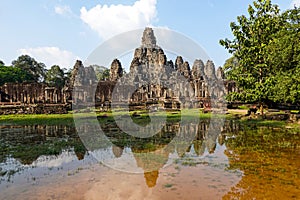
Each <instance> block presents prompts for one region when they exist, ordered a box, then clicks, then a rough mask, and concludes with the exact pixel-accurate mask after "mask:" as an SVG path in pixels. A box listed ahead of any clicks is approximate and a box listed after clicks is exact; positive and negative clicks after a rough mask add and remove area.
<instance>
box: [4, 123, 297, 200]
mask: <svg viewBox="0 0 300 200" xmlns="http://www.w3.org/2000/svg"><path fill="white" fill-rule="evenodd" d="M114 126H115V125H114V124H113V123H109V124H104V125H102V127H103V129H104V130H105V133H106V136H107V137H108V138H109V139H110V140H111V141H112V144H113V145H111V146H106V147H105V148H99V149H93V151H87V150H86V148H85V147H84V145H83V143H82V142H81V140H80V138H79V137H78V135H77V134H76V131H75V128H74V127H73V126H63V125H57V126H46V125H35V126H15V125H2V126H0V138H1V139H0V140H1V141H0V142H1V150H0V151H1V152H0V191H1V192H0V199H299V198H300V188H299V187H300V133H299V131H297V130H293V129H279V128H270V127H256V126H243V125H241V124H239V123H238V122H236V121H232V120H231V121H226V122H225V125H224V126H223V127H222V128H221V129H220V132H218V133H216V134H211V133H208V132H207V130H208V128H209V122H208V121H205V120H204V121H201V122H200V123H199V124H190V125H188V126H186V127H180V125H179V123H176V122H173V123H168V124H167V125H165V127H164V128H163V130H162V131H161V132H160V133H159V134H157V135H155V136H153V137H152V138H150V139H146V140H141V139H137V138H134V137H129V136H128V135H124V134H121V133H120V132H119V131H118V129H117V127H114ZM180 128H184V129H185V133H186V134H189V133H192V134H194V135H195V137H194V139H193V140H192V141H191V142H190V144H189V145H188V146H182V145H180V143H177V144H176V145H174V146H172V147H170V148H169V146H168V143H169V142H170V140H171V139H172V138H173V137H174V136H176V134H178V130H179V129H180ZM166 147H168V148H166ZM141 152H148V153H149V152H150V153H151V155H152V157H151V159H150V160H149V158H148V157H147V158H144V157H143V156H140V155H141V154H140V153H141ZM95 155H97V156H100V157H103V158H107V157H110V158H111V159H112V162H115V161H117V162H118V163H120V162H121V163H123V164H124V166H126V165H128V163H130V165H134V167H137V168H138V169H139V171H138V173H126V172H121V171H117V170H114V169H112V168H110V167H108V166H107V165H103V164H101V162H99V160H97V159H95ZM108 155H109V156H108ZM106 164H107V162H106Z"/></svg>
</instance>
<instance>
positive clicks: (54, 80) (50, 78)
mask: <svg viewBox="0 0 300 200" xmlns="http://www.w3.org/2000/svg"><path fill="white" fill-rule="evenodd" d="M45 82H46V84H47V85H49V86H51V87H54V86H56V87H59V88H62V87H63V86H64V84H65V77H64V71H63V70H62V69H61V68H60V67H59V66H58V65H53V66H52V67H51V69H50V70H48V71H47V72H46V74H45Z"/></svg>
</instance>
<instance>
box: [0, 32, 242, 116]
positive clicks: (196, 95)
mask: <svg viewBox="0 0 300 200" xmlns="http://www.w3.org/2000/svg"><path fill="white" fill-rule="evenodd" d="M180 77H184V78H185V81H187V82H188V83H189V84H190V86H191V87H190V88H192V89H188V87H184V85H183V81H181V78H180ZM118 80H120V81H121V82H124V85H122V84H118V90H120V91H122V95H121V96H119V97H118V99H117V100H118V101H120V102H126V101H129V102H130V104H131V105H137V106H147V104H160V105H162V106H164V107H166V108H173V109H174V108H179V105H180V103H179V102H181V100H182V98H183V97H184V98H185V99H186V100H191V99H193V105H189V106H193V107H205V106H210V105H209V104H210V98H211V97H214V98H216V97H222V96H224V95H225V94H227V93H228V92H231V91H235V90H236V86H235V83H234V82H229V81H226V80H224V72H223V71H222V68H220V67H219V68H218V69H217V70H215V66H214V64H213V62H212V61H207V63H206V64H204V63H203V61H202V60H195V61H194V63H193V65H192V67H191V66H190V64H189V63H188V62H187V61H184V60H183V58H182V57H181V56H178V57H177V58H176V60H175V62H173V61H172V60H169V61H168V60H167V57H166V55H165V53H164V51H163V49H161V48H160V47H159V46H158V45H157V44H156V38H155V36H154V32H153V30H152V29H151V28H146V29H145V31H144V33H143V36H142V44H141V46H140V47H139V48H137V49H135V52H134V57H133V59H132V62H131V65H130V72H129V73H128V74H124V73H123V68H122V65H121V62H120V61H119V60H117V59H115V60H113V61H112V64H111V67H110V78H109V80H106V81H98V80H97V78H96V74H95V71H94V69H93V68H92V67H84V66H83V64H82V62H81V61H76V63H75V65H74V68H73V71H72V73H71V78H70V80H69V81H67V82H66V84H65V86H64V87H63V88H62V89H59V88H56V87H48V86H47V85H46V84H43V83H7V84H5V85H3V86H2V87H0V105H2V109H3V107H5V105H10V106H11V105H23V106H25V107H26V105H27V107H28V106H30V105H33V104H42V105H43V104H47V105H53V106H54V107H57V106H55V105H64V106H63V107H66V108H67V105H71V104H72V103H74V104H81V103H82V104H84V103H93V104H96V106H100V107H103V106H104V105H108V104H110V102H111V100H112V93H113V90H114V88H115V85H116V84H117V81H118ZM149 81H150V82H151V84H149ZM174 83H176V84H175V85H174ZM168 84H169V85H171V86H172V87H173V90H171V89H170V88H168V87H165V85H168ZM224 85H225V90H223V89H222V88H220V86H224ZM132 90H134V91H135V92H134V93H132ZM126 91H127V92H126ZM50 110H51V109H50ZM33 112H34V111H33ZM39 112H41V113H43V111H39ZM47 112H56V111H55V109H54V110H53V111H47ZM60 112H61V111H60ZM2 113H3V112H2ZM0 114H1V110H0Z"/></svg>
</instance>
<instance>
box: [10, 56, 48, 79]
mask: <svg viewBox="0 0 300 200" xmlns="http://www.w3.org/2000/svg"><path fill="white" fill-rule="evenodd" d="M12 65H13V66H14V67H16V68H19V69H22V70H24V71H26V72H27V73H28V74H29V75H30V78H29V80H27V81H33V82H41V81H43V80H44V76H45V72H46V65H45V64H44V63H39V62H37V61H36V60H35V59H34V58H32V57H30V56H28V55H21V56H19V57H18V58H17V60H14V61H13V62H12Z"/></svg>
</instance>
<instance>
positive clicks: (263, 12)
mask: <svg viewBox="0 0 300 200" xmlns="http://www.w3.org/2000/svg"><path fill="white" fill-rule="evenodd" d="M248 14H249V15H248V16H245V15H242V16H238V17H237V22H232V23H231V24H230V27H231V30H232V33H233V36H234V37H233V39H232V40H230V39H225V40H220V44H221V45H222V46H224V47H225V48H226V49H228V51H229V53H231V54H232V58H230V59H228V60H227V61H226V63H225V65H224V69H225V71H226V76H227V78H228V79H230V80H234V81H235V82H236V83H237V85H238V87H239V88H240V89H241V91H240V92H232V93H230V94H229V95H228V96H227V99H228V100H229V101H236V100H239V101H243V102H252V103H254V102H257V103H260V104H261V107H262V105H263V104H266V105H270V104H273V103H293V104H297V103H300V79H299V77H300V43H299V42H300V41H299V40H300V32H299V29H300V25H299V22H300V8H297V7H295V8H293V9H290V10H287V11H285V12H280V9H279V7H278V6H277V5H274V4H272V2H271V0H258V1H254V2H253V5H249V8H248ZM261 111H262V110H261Z"/></svg>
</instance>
